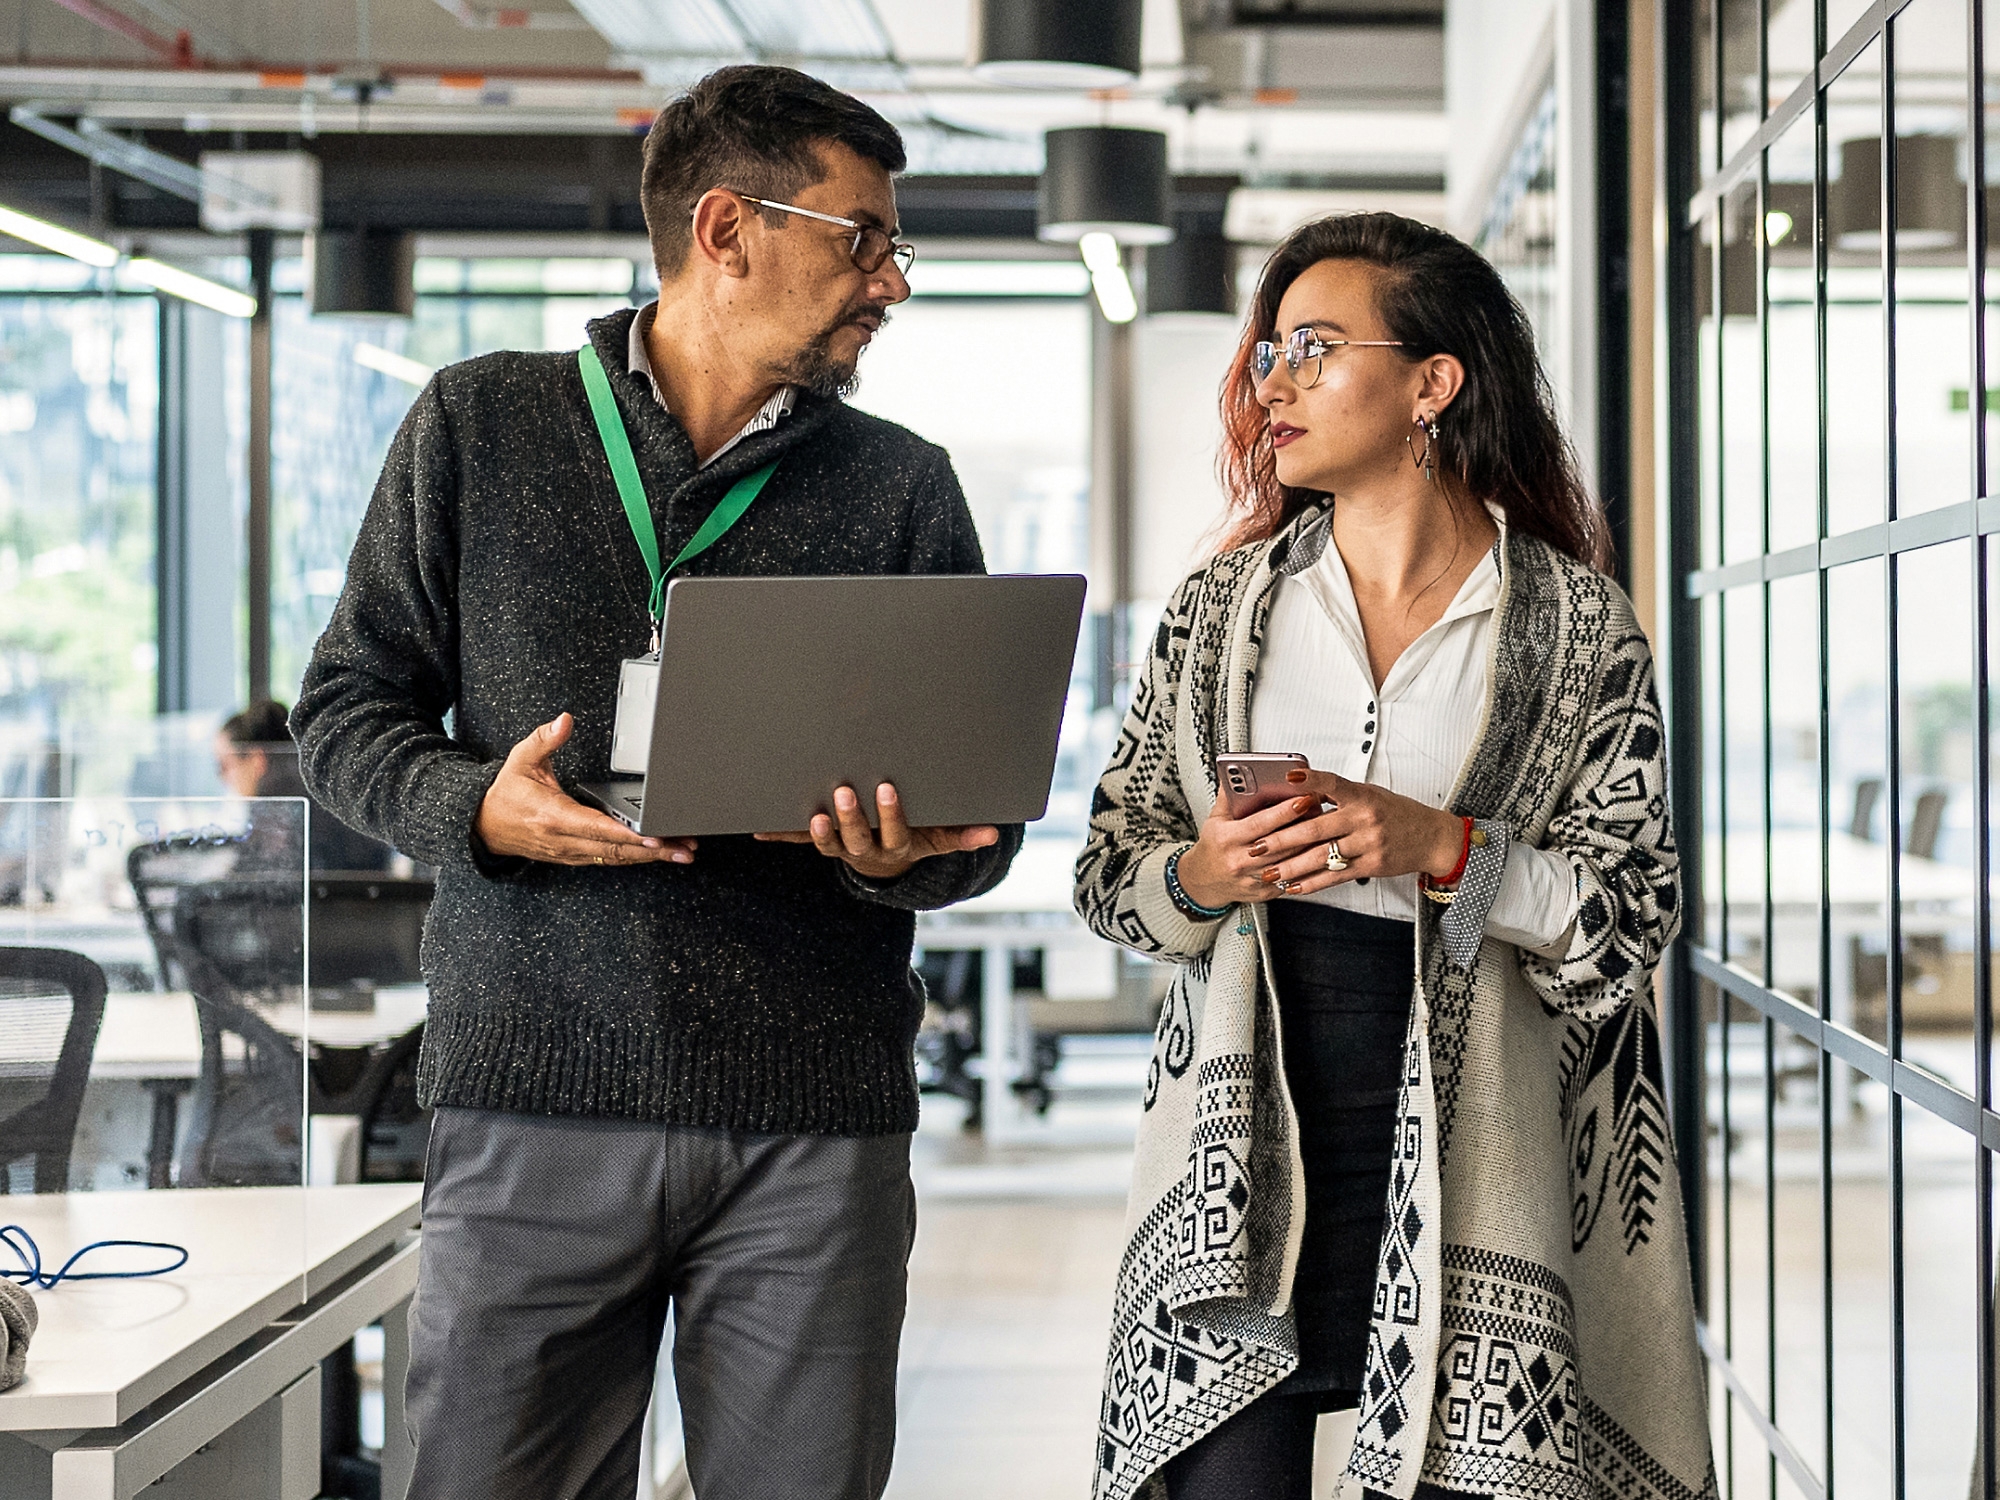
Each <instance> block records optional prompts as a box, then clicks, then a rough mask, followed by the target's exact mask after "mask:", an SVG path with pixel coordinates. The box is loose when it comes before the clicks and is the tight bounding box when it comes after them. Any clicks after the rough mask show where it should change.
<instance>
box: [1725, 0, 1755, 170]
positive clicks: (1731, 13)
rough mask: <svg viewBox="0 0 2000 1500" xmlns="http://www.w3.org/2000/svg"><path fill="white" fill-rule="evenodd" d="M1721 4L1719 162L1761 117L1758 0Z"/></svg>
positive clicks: (1746, 137) (1732, 0)
mask: <svg viewBox="0 0 2000 1500" xmlns="http://www.w3.org/2000/svg"><path fill="white" fill-rule="evenodd" d="M1721 4H1722V159H1723V160H1724V161H1725V162H1726V161H1728V160H1729V159H1730V158H1731V157H1732V156H1734V155H1735V154H1736V152H1737V149H1738V148H1739V147H1740V146H1742V144H1743V143H1744V142H1745V141H1747V140H1749V139H1750V137H1751V136H1752V135H1754V134H1755V133H1756V130H1757V126H1758V125H1759V124H1760V123H1761V122H1762V121H1763V118H1764V98H1763V83H1762V78H1763V61H1762V58H1761V56H1760V51H1761V47H1760V42H1759V36H1758V34H1759V32H1760V31H1761V30H1762V21H1761V18H1760V16H1759V14H1758V13H1759V11H1760V10H1761V9H1762V7H1761V5H1760V3H1759V0H1721Z"/></svg>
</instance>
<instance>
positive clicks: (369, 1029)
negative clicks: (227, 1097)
mask: <svg viewBox="0 0 2000 1500" xmlns="http://www.w3.org/2000/svg"><path fill="white" fill-rule="evenodd" d="M428 1000H429V992H428V991H427V990H426V989H425V988H424V986H422V985H420V984H411V985H395V986H385V987H383V988H381V989H378V990H377V991H376V992H375V1008H374V1009H373V1010H367V1011H342V1010H320V1009H315V1010H313V1011H312V1012H311V1013H310V1015H308V1014H307V1012H306V1010H305V1008H304V1007H302V1006H297V1005H279V1006H272V1007H269V1008H267V1009H264V1010H260V1011H259V1014H260V1015H261V1016H262V1017H263V1018H264V1019H265V1020H266V1021H268V1022H270V1023H271V1025H272V1026H273V1027H275V1028H276V1029H277V1030H279V1031H281V1032H283V1033H284V1034H285V1035H287V1036H290V1037H296V1038H299V1039H300V1040H301V1041H304V1042H307V1043H318V1044H320V1045H323V1046H332V1047H377V1046H381V1045H383V1044H384V1043H387V1042H390V1041H393V1040H394V1039H395V1038H397V1037H399V1036H401V1035H402V1034H403V1033H404V1032H406V1031H409V1030H410V1029H411V1028H412V1027H415V1026H418V1025H421V1024H422V1022H423V1019H424V1011H425V1006H426V1003H427V1002H428ZM222 1045H223V1051H224V1053H225V1055H240V1052H241V1048H242V1041H241V1039H240V1038H238V1037H236V1036H235V1035H233V1034H227V1035H225V1036H224V1037H223V1039H222ZM4 1061H6V1054H5V1051H4V1039H0V1062H4ZM200 1072H201V1026H200V1022H199V1020H198V1018H197V1015H196V1011H195V1003H194V997H193V996H191V995H188V994H186V993H184V992H180V991H174V990H168V991H154V992H152V993H147V994H112V995H107V996H105V997H104V1020H103V1022H102V1023H101V1024H100V1025H99V1027H98V1032H97V1048H96V1050H95V1051H94V1052H93V1053H92V1054H91V1061H90V1076H91V1077H92V1079H105V1080H125V1081H128V1082H132V1083H137V1084H140V1085H142V1086H144V1087H145V1089H146V1091H147V1092H148V1093H149V1094H151V1095H152V1124H151V1129H150V1133H149V1144H148V1146H147V1152H146V1158H147V1180H148V1182H149V1183H150V1184H151V1185H152V1186H153V1187H155V1188H164V1187H167V1186H169V1185H170V1184H171V1182H172V1163H173V1155H174V1142H175V1139H176V1137H177V1134H178V1132H179V1128H180V1098H181V1095H183V1094H185V1093H186V1092H187V1090H188V1088H189V1086H190V1085H191V1084H192V1082H193V1080H194V1079H195V1078H196V1077H197V1076H198V1075H199V1074H200Z"/></svg>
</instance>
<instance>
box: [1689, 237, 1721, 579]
mask: <svg viewBox="0 0 2000 1500" xmlns="http://www.w3.org/2000/svg"><path fill="white" fill-rule="evenodd" d="M1717 218H1718V216H1717V215H1716V214H1715V213H1713V212H1711V213H1710V214H1709V216H1708V217H1707V218H1706V219H1704V220H1703V221H1702V224H1701V229H1700V234H1699V236H1698V238H1697V240H1696V243H1695V255H1694V289H1695V305H1696V308H1697V316H1698V317H1699V318H1700V320H1701V321H1700V322H1699V324H1697V326H1696V329H1695V347H1696V362H1697V370H1698V375H1697V380H1698V381H1699V384H1700V390H1699V392H1698V399H1699V401H1700V420H1699V423H1698V425H1699V427H1700V442H1701V453H1700V460H1701V473H1700V493H1699V495H1698V496H1697V497H1696V505H1697V507H1698V510H1699V514H1698V515H1697V517H1696V525H1697V527H1698V528H1699V533H1700V543H1699V546H1698V548H1697V555H1698V556H1699V557H1700V559H1701V566H1702V567H1704V568H1712V567H1714V566H1715V565H1716V564H1717V563H1719V562H1721V560H1722V334H1721V322H1720V320H1719V319H1718V318H1717V317H1716V315H1715V260H1716V257H1715V243H1714V241H1715V236H1716V233H1717V228H1716V225H1717Z"/></svg>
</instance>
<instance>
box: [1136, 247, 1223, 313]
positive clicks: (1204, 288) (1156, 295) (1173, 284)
mask: <svg viewBox="0 0 2000 1500" xmlns="http://www.w3.org/2000/svg"><path fill="white" fill-rule="evenodd" d="M1146 311H1147V312H1148V313H1149V314H1151V313H1233V312H1235V311H1236V247H1235V246H1234V245H1232V244H1231V243H1230V242H1229V241H1228V240H1226V239H1224V238H1223V237H1222V236H1221V235H1219V234H1183V235H1181V236H1179V237H1178V238H1177V239H1175V240H1174V242H1173V243H1172V244H1170V245H1155V246H1154V247H1153V248H1152V249H1150V250H1148V251H1147V252H1146Z"/></svg>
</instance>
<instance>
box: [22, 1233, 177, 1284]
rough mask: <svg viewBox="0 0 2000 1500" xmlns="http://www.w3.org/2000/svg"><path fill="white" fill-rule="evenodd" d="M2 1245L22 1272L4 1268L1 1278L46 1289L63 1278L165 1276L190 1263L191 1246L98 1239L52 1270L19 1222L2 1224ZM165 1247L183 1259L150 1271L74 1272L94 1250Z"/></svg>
mask: <svg viewBox="0 0 2000 1500" xmlns="http://www.w3.org/2000/svg"><path fill="white" fill-rule="evenodd" d="M0 1245H5V1246H6V1247H7V1248H8V1249H9V1250H12V1251H13V1252H14V1258H15V1259H16V1260H18V1261H20V1263H21V1269H19V1270H18V1271H6V1270H0V1277H4V1278H6V1279H7V1280H10V1281H13V1280H19V1281H20V1282H22V1283H23V1284H24V1285H27V1286H34V1287H40V1288H41V1289H42V1290H43V1291H45V1292H46V1291H52V1290H54V1288H55V1286H56V1284H57V1283H58V1282H63V1281H129V1280H132V1279H133V1278H135V1277H140V1276H165V1275H167V1274H168V1273H169V1272H172V1271H178V1270H179V1269H180V1268H181V1267H182V1266H184V1265H186V1264H187V1263H188V1253H187V1249H186V1247H184V1246H181V1245H169V1244H166V1243H164V1242H162V1241H160V1240H98V1241H97V1242H96V1243H95V1244H90V1245H85V1246H84V1247H83V1248H82V1249H81V1250H79V1251H77V1252H76V1254H74V1255H72V1256H71V1257H70V1258H69V1259H68V1260H66V1261H64V1262H63V1263H62V1269H61V1270H59V1271H54V1272H49V1271H44V1270H43V1269H42V1249H41V1246H39V1245H37V1244H36V1243H35V1237H34V1236H33V1235H31V1234H29V1233H28V1231H27V1230H25V1229H23V1228H22V1227H21V1226H20V1225H19V1224H5V1225H0ZM120 1248H123V1249H131V1250H164V1251H166V1252H167V1253H168V1254H170V1255H178V1256H179V1257H180V1259H179V1260H177V1261H175V1262H174V1263H173V1264H172V1265H170V1266H155V1267H154V1268H153V1269H151V1270H147V1271H72V1270H71V1269H70V1267H71V1266H73V1265H75V1264H76V1263H77V1262H78V1261H80V1260H82V1259H83V1258H84V1257H85V1256H86V1255H88V1254H90V1253H91V1252H92V1251H93V1250H111V1249H120Z"/></svg>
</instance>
